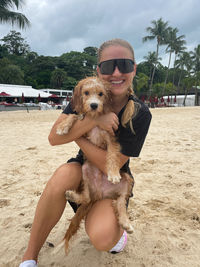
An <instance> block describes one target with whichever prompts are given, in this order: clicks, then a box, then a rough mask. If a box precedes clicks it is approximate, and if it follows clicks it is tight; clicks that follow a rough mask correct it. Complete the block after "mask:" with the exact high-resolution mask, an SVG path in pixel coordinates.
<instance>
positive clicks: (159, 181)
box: [0, 107, 200, 267]
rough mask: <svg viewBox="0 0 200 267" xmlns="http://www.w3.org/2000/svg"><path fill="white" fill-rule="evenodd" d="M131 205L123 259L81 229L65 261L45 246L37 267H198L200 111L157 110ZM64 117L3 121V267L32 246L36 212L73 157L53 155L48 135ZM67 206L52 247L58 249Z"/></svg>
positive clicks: (135, 168)
mask: <svg viewBox="0 0 200 267" xmlns="http://www.w3.org/2000/svg"><path fill="white" fill-rule="evenodd" d="M151 112H152V115H153V119H152V124H151V128H150V131H149V134H148V137H147V139H146V142H145V145H144V147H143V150H142V152H141V154H140V157H139V158H135V159H131V169H132V172H133V174H134V176H135V181H136V185H135V187H134V198H132V199H131V201H130V205H129V213H130V219H131V221H132V225H133V227H134V233H133V234H132V235H129V237H128V244H127V246H126V248H125V250H124V252H123V253H120V254H117V255H112V254H110V253H107V252H99V251H96V250H95V249H94V248H93V246H92V245H91V244H90V242H89V240H88V237H87V235H86V234H85V230H84V226H83V224H82V226H81V230H80V231H79V233H78V234H77V235H76V238H75V240H74V241H73V243H72V247H71V249H70V252H69V254H68V256H65V255H64V251H63V250H61V251H60V252H58V253H57V254H55V255H54V254H53V253H52V252H53V250H54V249H53V248H52V247H50V246H49V245H48V244H47V243H45V245H44V247H43V248H42V250H41V253H40V257H39V266H41V267H48V266H59V267H62V266H70V267H71V266H73V267H80V266H83V267H100V266H106V267H107V266H109V267H115V266H120V267H123V266H124V267H125V266H126V267H129V266H130V267H132V266H134V267H149V266H157V267H161V266H162V267H163V266H164V267H165V266H176V267H179V266H180V267H182V266H185V267H186V266H187V267H188V266H192V267H197V266H200V107H185V108H164V109H152V110H151ZM59 114H60V111H58V110H56V111H55V110H52V111H30V112H29V113H27V112H26V111H13V112H1V113H0V125H1V126H0V136H1V138H0V148H1V149H0V153H1V168H0V214H1V215H0V266H1V267H4V266H6V267H9V266H12V267H15V266H18V265H19V263H20V259H21V256H22V254H23V252H24V250H25V248H26V245H27V241H28V238H29V233H30V228H31V223H32V220H33V216H34V211H35V208H36V205H37V202H38V199H39V197H40V195H41V192H42V190H43V189H44V187H45V184H46V182H47V181H48V179H49V178H50V176H51V174H52V173H53V172H54V170H55V169H56V168H57V167H58V166H59V165H61V164H62V163H64V162H66V160H67V159H68V158H70V157H71V156H72V155H75V154H76V151H77V149H78V148H77V146H76V144H75V143H71V144H66V145H62V146H56V147H52V146H50V145H49V143H48V138H47V137H48V133H49V131H50V129H51V126H52V124H53V122H54V121H55V120H56V118H57V117H58V116H59ZM72 215H73V212H72V210H71V208H70V207H69V206H67V207H66V209H65V212H64V214H63V216H62V218H61V220H60V222H59V223H58V224H57V226H56V227H55V228H54V229H53V230H52V232H51V234H50V235H49V237H48V239H47V241H48V242H51V243H53V244H54V245H56V244H58V243H59V241H60V240H61V239H62V237H63V235H64V233H65V231H66V228H67V225H68V219H69V218H71V217H72Z"/></svg>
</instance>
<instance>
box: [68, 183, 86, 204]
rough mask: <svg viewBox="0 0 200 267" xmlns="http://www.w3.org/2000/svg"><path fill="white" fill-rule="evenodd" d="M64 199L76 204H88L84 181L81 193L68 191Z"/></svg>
mask: <svg viewBox="0 0 200 267" xmlns="http://www.w3.org/2000/svg"><path fill="white" fill-rule="evenodd" d="M65 196H66V199H67V200H70V201H73V202H76V203H77V204H87V203H89V202H90V192H89V187H88V184H87V182H86V181H84V186H83V191H82V192H81V193H77V192H75V191H72V190H68V191H66V193H65Z"/></svg>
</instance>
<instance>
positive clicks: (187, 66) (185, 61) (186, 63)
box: [174, 52, 192, 91]
mask: <svg viewBox="0 0 200 267" xmlns="http://www.w3.org/2000/svg"><path fill="white" fill-rule="evenodd" d="M174 64H175V67H178V68H180V69H181V72H180V75H179V80H178V86H177V87H178V91H179V89H180V84H181V79H182V74H183V72H184V70H185V72H186V74H187V76H190V72H191V68H192V59H191V56H190V53H188V52H183V53H181V54H179V55H178V59H176V61H175V63H174Z"/></svg>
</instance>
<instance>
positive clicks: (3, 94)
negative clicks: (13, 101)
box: [0, 92, 10, 96]
mask: <svg viewBox="0 0 200 267" xmlns="http://www.w3.org/2000/svg"><path fill="white" fill-rule="evenodd" d="M0 96H10V94H7V93H6V92H1V93H0Z"/></svg>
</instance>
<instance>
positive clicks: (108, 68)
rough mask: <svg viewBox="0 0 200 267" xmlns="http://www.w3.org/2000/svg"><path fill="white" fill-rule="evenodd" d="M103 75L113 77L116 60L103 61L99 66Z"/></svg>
mask: <svg viewBox="0 0 200 267" xmlns="http://www.w3.org/2000/svg"><path fill="white" fill-rule="evenodd" d="M99 67H100V71H101V74H105V75H111V74H112V73H113V72H114V69H115V60H107V61H103V62H101V63H100V64H99Z"/></svg>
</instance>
